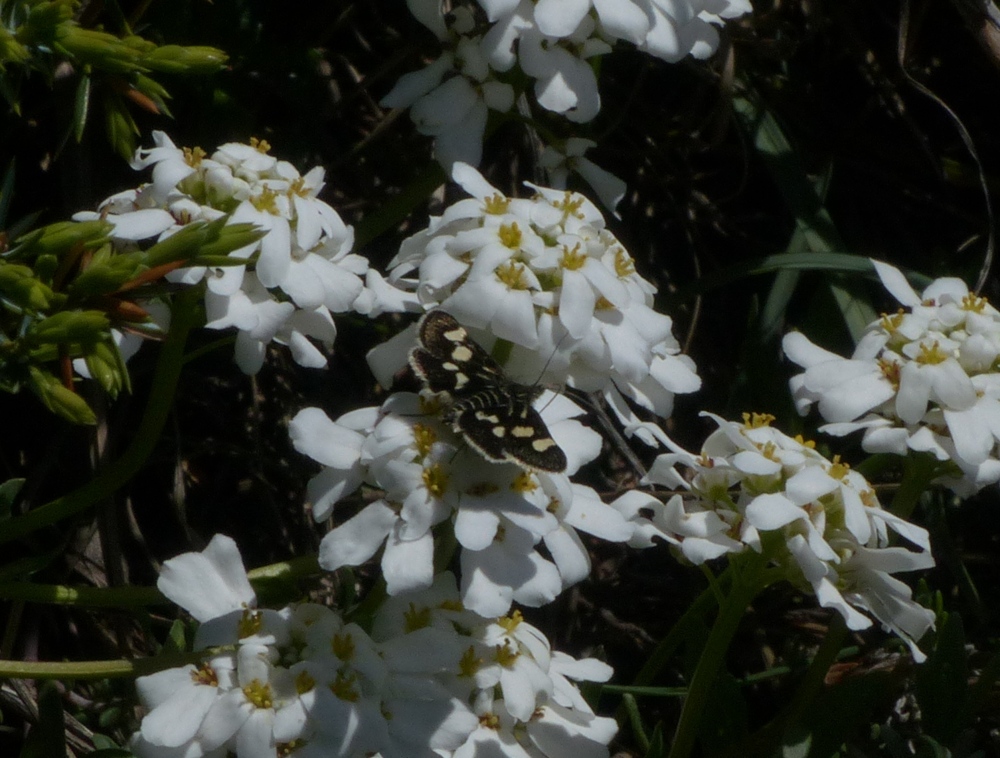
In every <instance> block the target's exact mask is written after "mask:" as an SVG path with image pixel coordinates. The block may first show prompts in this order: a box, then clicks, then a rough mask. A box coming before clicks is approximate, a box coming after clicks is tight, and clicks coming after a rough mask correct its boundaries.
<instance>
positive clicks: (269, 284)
mask: <svg viewBox="0 0 1000 758" xmlns="http://www.w3.org/2000/svg"><path fill="white" fill-rule="evenodd" d="M153 141H154V143H155V145H156V146H155V147H153V148H150V149H148V150H147V149H140V150H139V151H137V153H136V157H135V160H134V161H133V162H132V166H133V168H135V169H137V170H142V169H146V168H149V167H152V168H153V181H152V182H151V183H150V184H147V185H143V186H141V187H139V188H138V189H135V190H129V191H127V192H124V193H119V194H118V195H115V196H112V197H111V198H108V199H107V200H106V201H105V202H104V203H103V204H102V213H103V214H105V215H106V216H107V217H108V218H109V220H111V221H112V223H113V224H114V225H115V233H114V236H115V238H116V240H118V242H119V243H120V244H122V245H126V244H130V243H132V242H133V241H135V240H142V239H149V238H157V239H164V238H166V237H168V236H170V235H172V234H175V233H176V232H177V231H178V230H180V229H181V228H183V227H184V226H185V225H186V224H190V223H192V222H194V221H213V220H215V219H218V218H220V217H222V216H225V215H227V214H229V219H228V221H227V223H228V224H237V223H251V224H253V225H255V226H256V227H257V228H258V229H259V230H261V231H263V232H265V234H264V236H263V237H262V238H261V239H260V240H258V241H257V242H254V243H252V244H250V245H248V246H246V247H243V248H241V249H239V250H235V251H233V252H232V253H230V256H229V257H230V259H231V260H232V262H233V265H224V266H214V267H211V268H209V267H205V266H200V267H194V268H187V269H181V270H177V271H173V272H171V273H170V274H168V275H167V276H168V278H169V279H170V280H171V281H176V282H181V283H184V284H195V283H197V282H199V281H201V280H202V279H205V280H206V284H207V302H206V308H207V310H208V311H209V318H208V328H210V329H225V328H232V327H234V328H236V330H237V333H238V334H237V346H236V360H237V363H238V365H239V366H240V368H241V369H243V371H245V372H246V373H250V374H252V373H255V372H256V371H258V370H259V369H260V367H261V365H262V363H263V360H264V351H265V349H266V347H267V345H268V344H270V343H271V342H276V343H278V344H280V345H285V346H287V347H288V348H289V349H290V351H291V354H292V358H293V359H294V360H295V361H296V362H297V363H298V364H299V365H302V366H306V367H310V368H316V367H322V366H325V365H326V362H327V358H326V352H328V351H329V350H330V349H331V347H332V344H333V340H334V337H335V336H336V328H335V326H334V323H333V314H336V313H344V312H347V311H350V310H355V309H357V310H364V311H365V312H370V311H371V303H372V300H373V297H372V296H371V295H370V294H369V293H367V292H366V290H365V286H364V277H365V275H366V273H367V272H368V262H367V260H366V259H364V258H362V257H361V256H358V255H354V254H352V253H351V247H352V246H353V244H354V231H353V229H352V228H351V227H350V226H347V225H346V224H345V223H344V222H343V220H342V219H341V218H340V216H339V215H338V214H337V212H336V211H335V210H334V209H333V208H332V207H330V206H329V205H328V204H327V203H325V202H324V201H322V200H320V199H319V197H318V194H319V192H320V190H322V188H323V178H324V172H323V169H322V168H321V167H319V166H317V167H314V168H313V169H311V170H310V171H308V172H307V173H305V174H300V173H299V171H298V169H296V168H295V167H294V166H293V165H292V164H290V163H288V162H287V161H282V160H279V159H277V158H276V157H274V156H272V155H270V153H269V151H270V145H269V144H268V143H267V142H264V141H262V140H253V139H252V140H251V141H250V143H249V144H242V143H227V144H225V145H222V146H221V147H219V148H218V149H217V150H216V151H215V152H214V153H213V154H212V155H211V156H209V155H208V154H207V153H206V152H205V151H204V150H201V149H200V148H183V149H181V148H178V147H176V146H175V145H174V144H173V142H171V141H170V138H169V137H167V136H166V135H165V134H164V133H162V132H154V133H153ZM98 216H99V214H94V213H81V214H77V215H76V216H74V218H76V219H77V220H87V219H90V218H96V217H98Z"/></svg>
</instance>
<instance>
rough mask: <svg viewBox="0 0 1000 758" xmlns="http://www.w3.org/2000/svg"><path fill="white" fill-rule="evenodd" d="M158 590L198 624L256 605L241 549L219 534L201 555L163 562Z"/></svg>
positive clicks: (255, 597) (184, 556)
mask: <svg viewBox="0 0 1000 758" xmlns="http://www.w3.org/2000/svg"><path fill="white" fill-rule="evenodd" d="M156 586H157V588H158V589H159V590H160V592H162V593H163V594H164V595H166V596H167V598H168V599H170V600H171V601H173V602H175V603H177V605H179V606H180V607H181V608H184V609H185V610H186V611H188V613H190V614H191V615H192V616H194V617H195V618H196V619H197V620H198V621H202V622H204V621H210V620H211V619H214V618H217V617H219V616H223V615H225V614H227V613H230V612H232V611H242V610H243V609H244V608H252V607H253V606H255V605H256V604H257V596H256V595H255V594H254V591H253V587H251V586H250V580H249V579H247V573H246V569H244V568H243V558H242V556H240V551H239V548H238V547H237V546H236V543H235V542H234V541H233V539H232V538H230V537H226V536H225V535H223V534H217V535H215V536H214V537H213V538H212V541H211V542H209V543H208V546H207V547H206V548H205V549H204V550H203V551H202V552H200V553H184V554H183V555H179V556H177V557H176V558H171V559H170V560H168V561H164V563H163V567H162V568H161V569H160V578H159V580H157V582H156Z"/></svg>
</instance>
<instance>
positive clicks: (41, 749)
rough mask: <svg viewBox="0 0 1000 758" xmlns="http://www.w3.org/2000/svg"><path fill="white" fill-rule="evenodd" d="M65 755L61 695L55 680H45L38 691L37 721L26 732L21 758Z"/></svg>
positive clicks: (46, 757)
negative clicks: (26, 736)
mask: <svg viewBox="0 0 1000 758" xmlns="http://www.w3.org/2000/svg"><path fill="white" fill-rule="evenodd" d="M57 755H66V731H65V727H64V726H63V706H62V696H61V695H60V694H59V688H58V686H57V685H56V683H55V682H46V683H45V684H43V685H42V688H41V690H40V691H39V693H38V723H37V724H35V725H34V726H33V727H32V729H31V731H29V732H28V738H27V739H26V740H25V741H24V747H23V748H22V750H21V758H52V756H57Z"/></svg>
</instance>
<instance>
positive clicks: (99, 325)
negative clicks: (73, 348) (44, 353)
mask: <svg viewBox="0 0 1000 758" xmlns="http://www.w3.org/2000/svg"><path fill="white" fill-rule="evenodd" d="M110 328H111V324H110V323H109V321H108V317H107V316H105V315H104V314H103V313H101V312H100V311H60V312H59V313H54V314H52V315H51V316H49V317H48V318H45V319H43V320H42V321H39V322H38V323H36V324H34V325H33V326H32V327H31V328H30V329H29V330H28V336H29V338H30V339H31V340H33V341H34V342H35V343H67V342H82V343H84V344H88V345H92V344H94V343H96V342H99V341H100V340H101V339H103V338H104V336H105V334H106V333H107V330H108V329H110Z"/></svg>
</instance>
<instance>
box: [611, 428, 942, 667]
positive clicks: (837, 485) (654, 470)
mask: <svg viewBox="0 0 1000 758" xmlns="http://www.w3.org/2000/svg"><path fill="white" fill-rule="evenodd" d="M704 415H707V416H710V417H711V418H713V419H714V420H715V421H716V423H718V425H719V428H718V429H717V430H716V431H715V432H713V433H712V434H711V435H710V436H709V437H708V439H707V440H706V441H705V443H704V445H703V446H702V450H701V453H700V454H699V455H693V454H691V453H689V452H686V451H684V450H682V449H680V448H678V447H677V446H676V445H675V444H674V443H672V442H671V441H670V440H669V439H668V438H667V437H666V436H664V435H662V433H660V437H661V441H663V442H664V444H666V445H667V446H668V447H670V448H671V449H673V451H674V452H670V453H664V454H662V455H660V456H658V457H657V458H656V460H655V462H654V463H653V465H652V467H651V468H650V470H649V473H648V475H647V476H646V479H645V481H646V483H649V484H661V485H665V486H667V487H670V488H679V489H683V490H686V491H687V492H688V493H689V495H688V496H687V497H682V496H681V495H674V496H673V497H671V498H670V499H669V500H668V501H667V502H666V503H663V502H661V501H660V500H658V499H657V498H654V497H653V496H652V495H649V494H646V493H643V492H639V491H637V490H635V491H632V492H627V493H625V494H624V495H622V496H621V497H620V498H618V499H617V500H616V501H615V502H614V503H612V505H613V506H614V507H616V508H617V509H618V510H619V511H621V513H622V514H623V515H624V516H625V517H626V518H628V519H629V520H630V521H632V523H633V524H635V527H636V530H635V534H634V536H633V538H632V540H631V541H630V543H629V544H631V545H632V546H634V547H649V546H651V545H652V544H654V541H655V539H656V538H659V539H662V540H665V541H666V542H667V543H669V544H671V545H673V546H675V547H676V549H677V550H679V551H680V553H681V554H682V555H683V556H684V557H685V558H686V559H687V560H689V561H691V562H692V563H695V564H700V563H704V562H705V561H707V560H711V559H713V558H719V557H721V556H724V555H726V554H739V553H743V552H744V551H746V550H754V551H756V552H757V553H762V554H763V555H764V556H766V557H767V558H768V559H769V561H770V563H771V564H772V565H773V566H774V567H776V568H777V569H778V570H779V571H780V572H781V578H782V579H785V580H787V581H789V582H791V583H792V584H793V585H795V586H796V587H798V588H800V589H802V590H804V591H809V590H810V589H811V590H812V592H813V593H814V594H815V595H816V598H817V600H818V601H819V603H820V605H821V606H823V607H825V608H832V609H834V610H836V611H837V612H838V613H840V614H841V616H843V617H844V620H845V621H846V622H847V626H848V628H850V629H866V628H868V627H870V626H871V625H872V621H871V619H870V618H869V616H874V617H875V618H876V619H878V621H880V622H881V624H882V626H883V627H884V628H886V629H888V630H889V631H891V632H892V633H894V634H896V635H897V636H899V637H900V638H901V639H902V640H903V641H904V642H906V644H907V645H908V646H909V648H910V650H911V652H912V655H913V658H914V660H916V661H918V662H920V661H923V660H924V659H925V658H926V656H925V655H924V654H923V653H922V652H921V651H920V648H918V647H917V641H918V640H919V639H920V638H921V637H922V636H923V634H924V632H926V631H927V630H928V629H929V628H930V627H931V626H933V624H934V613H933V611H931V610H928V609H927V608H924V607H923V606H921V605H920V604H919V603H917V602H916V601H915V600H913V598H912V593H911V591H910V588H909V587H908V586H907V585H905V584H904V583H903V582H901V581H899V580H898V579H895V578H893V577H892V576H890V574H892V573H895V572H899V571H914V570H917V569H926V568H930V567H932V566H933V565H934V558H933V556H932V555H931V551H930V540H929V536H928V534H927V530H925V529H923V528H922V527H919V526H915V525H914V524H911V523H909V522H908V521H905V520H904V519H901V518H899V517H898V516H895V515H893V514H892V513H890V512H889V511H886V510H883V509H882V507H881V505H880V504H879V501H878V497H877V496H876V494H875V491H874V490H873V489H872V488H871V485H869V484H868V482H867V481H866V480H865V478H864V477H863V476H861V474H859V473H857V472H856V471H852V470H851V468H850V467H849V466H847V465H846V464H844V463H841V462H839V460H836V459H835V460H834V461H833V462H831V461H829V460H827V459H826V458H824V457H823V456H822V455H820V454H819V453H818V452H816V450H815V449H814V447H815V446H814V444H813V443H811V442H809V443H807V442H803V441H802V440H801V439H799V438H796V439H793V438H791V437H789V436H787V435H786V434H783V433H782V432H780V431H778V430H777V429H775V428H773V427H771V426H770V422H771V421H772V420H773V417H771V416H767V415H756V414H755V415H754V416H752V417H751V416H746V417H745V418H744V423H736V422H731V421H726V420H724V419H722V418H719V417H718V416H714V415H712V414H707V413H706V414H704ZM678 466H682V467H683V468H684V469H686V471H679V470H678V468H677V467H678ZM692 496H693V497H692ZM891 533H895V534H896V535H898V536H900V537H903V538H904V539H905V540H907V541H908V542H910V543H911V544H912V545H913V546H915V547H916V548H918V549H917V550H910V549H907V548H905V547H899V546H891V545H890V544H889V542H890V534H891Z"/></svg>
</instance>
